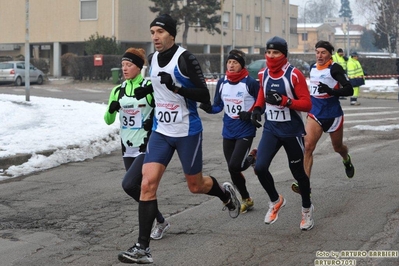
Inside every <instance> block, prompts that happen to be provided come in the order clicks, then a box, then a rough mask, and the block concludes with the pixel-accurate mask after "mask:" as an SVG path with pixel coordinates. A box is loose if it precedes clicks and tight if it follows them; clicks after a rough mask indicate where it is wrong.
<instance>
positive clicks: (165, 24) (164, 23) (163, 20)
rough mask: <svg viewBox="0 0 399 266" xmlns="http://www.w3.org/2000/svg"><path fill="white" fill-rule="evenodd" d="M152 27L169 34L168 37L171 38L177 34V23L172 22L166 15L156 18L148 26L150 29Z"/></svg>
mask: <svg viewBox="0 0 399 266" xmlns="http://www.w3.org/2000/svg"><path fill="white" fill-rule="evenodd" d="M153 26H159V27H161V28H163V29H164V30H166V31H167V32H169V34H170V35H172V36H173V37H176V33H177V29H176V26H177V21H176V20H174V19H173V18H172V17H171V16H169V15H168V14H163V15H160V16H159V17H156V18H155V19H154V20H153V21H152V22H151V24H150V28H151V27H153Z"/></svg>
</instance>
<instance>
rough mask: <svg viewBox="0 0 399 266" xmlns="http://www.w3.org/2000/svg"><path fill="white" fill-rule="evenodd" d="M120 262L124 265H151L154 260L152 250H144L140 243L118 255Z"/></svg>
mask: <svg viewBox="0 0 399 266" xmlns="http://www.w3.org/2000/svg"><path fill="white" fill-rule="evenodd" d="M118 260H119V261H120V262H123V263H137V264H150V263H153V262H154V260H153V259H152V256H151V251H150V248H149V247H148V248H146V249H144V248H143V247H142V246H141V245H140V244H139V243H136V244H135V245H134V246H133V247H131V248H129V249H128V250H127V251H122V252H121V253H119V254H118Z"/></svg>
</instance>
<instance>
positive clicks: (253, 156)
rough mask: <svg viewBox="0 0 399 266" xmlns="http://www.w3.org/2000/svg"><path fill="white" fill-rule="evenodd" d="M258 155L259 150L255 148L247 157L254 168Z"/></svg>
mask: <svg viewBox="0 0 399 266" xmlns="http://www.w3.org/2000/svg"><path fill="white" fill-rule="evenodd" d="M257 153H258V149H257V148H254V149H252V151H251V152H250V153H249V154H248V156H247V161H248V162H250V163H251V166H252V167H255V163H256V154H257Z"/></svg>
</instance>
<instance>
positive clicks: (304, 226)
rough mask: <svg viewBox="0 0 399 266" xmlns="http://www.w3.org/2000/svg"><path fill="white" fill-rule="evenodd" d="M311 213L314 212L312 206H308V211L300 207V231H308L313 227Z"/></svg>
mask: <svg viewBox="0 0 399 266" xmlns="http://www.w3.org/2000/svg"><path fill="white" fill-rule="evenodd" d="M313 211H314V206H313V204H312V205H310V208H309V209H305V208H303V207H302V221H301V225H300V228H301V230H305V231H308V230H310V229H312V228H313V226H314V220H313Z"/></svg>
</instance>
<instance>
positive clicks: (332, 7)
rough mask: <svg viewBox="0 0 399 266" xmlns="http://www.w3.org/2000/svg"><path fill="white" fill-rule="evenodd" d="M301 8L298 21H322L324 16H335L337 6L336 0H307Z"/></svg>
mask: <svg viewBox="0 0 399 266" xmlns="http://www.w3.org/2000/svg"><path fill="white" fill-rule="evenodd" d="M301 9H302V10H299V12H298V13H299V14H302V15H301V16H300V17H299V19H298V21H299V22H302V23H304V22H306V23H323V22H324V19H325V18H334V17H337V15H338V9H339V6H338V5H337V4H336V0H307V1H306V2H305V4H304V6H303V8H301Z"/></svg>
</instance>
